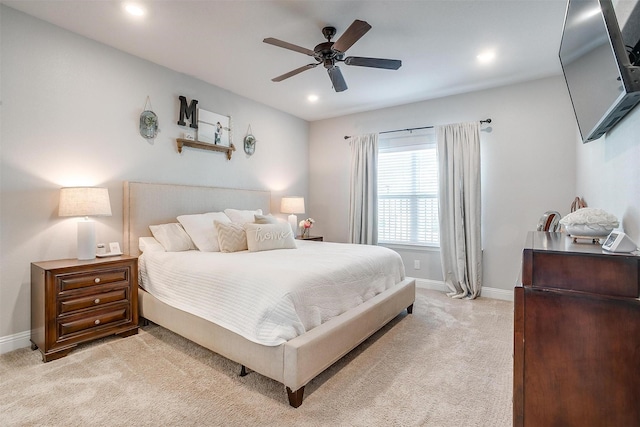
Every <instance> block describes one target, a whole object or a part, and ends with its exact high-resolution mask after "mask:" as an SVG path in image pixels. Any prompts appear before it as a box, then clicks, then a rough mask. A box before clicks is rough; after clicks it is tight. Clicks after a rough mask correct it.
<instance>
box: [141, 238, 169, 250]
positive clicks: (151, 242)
mask: <svg viewBox="0 0 640 427" xmlns="http://www.w3.org/2000/svg"><path fill="white" fill-rule="evenodd" d="M138 249H140V252H164V246H162V245H161V244H160V242H158V241H157V240H156V239H154V238H153V237H140V238H138Z"/></svg>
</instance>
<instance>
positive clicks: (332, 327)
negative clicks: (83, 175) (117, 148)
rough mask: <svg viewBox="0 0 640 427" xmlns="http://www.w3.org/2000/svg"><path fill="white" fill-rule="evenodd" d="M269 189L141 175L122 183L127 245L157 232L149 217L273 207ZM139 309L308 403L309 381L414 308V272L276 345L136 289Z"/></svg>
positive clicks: (155, 220)
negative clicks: (165, 180)
mask: <svg viewBox="0 0 640 427" xmlns="http://www.w3.org/2000/svg"><path fill="white" fill-rule="evenodd" d="M270 203H271V193H270V192H268V191H253V190H236V189H228V188H216V187H197V186H186V185H173V184H152V183H140V182H125V183H124V242H123V246H124V252H125V253H127V254H129V255H133V256H137V255H139V254H140V251H139V249H138V239H139V237H144V236H151V233H150V231H149V225H153V224H165V223H169V222H175V221H176V217H177V216H178V215H182V214H189V213H204V212H213V211H222V210H224V209H225V208H235V209H257V208H261V209H262V210H263V212H265V213H266V212H269V211H270ZM138 299H139V305H140V312H139V314H140V317H141V318H143V319H147V320H150V321H152V322H154V323H156V324H158V325H160V326H163V327H165V328H167V329H169V330H171V331H173V332H175V333H177V334H179V335H181V336H183V337H185V338H187V339H189V340H191V341H193V342H195V343H197V344H199V345H201V346H203V347H206V348H208V349H210V350H212V351H214V352H216V353H218V354H220V355H222V356H224V357H226V358H228V359H230V360H233V361H235V362H237V363H239V364H241V365H242V372H245V367H247V368H249V369H251V370H253V371H255V372H258V373H260V374H262V375H264V376H266V377H269V378H272V379H274V380H276V381H278V382H281V383H282V384H284V385H285V387H286V390H287V394H288V397H289V404H290V405H291V406H293V407H295V408H297V407H298V406H300V405H301V404H302V399H303V395H304V386H305V385H306V384H307V383H308V382H309V381H311V380H312V379H313V378H314V377H315V376H316V375H318V374H320V373H321V372H322V371H324V370H325V369H326V368H328V367H329V366H331V365H332V364H333V363H334V362H336V361H337V360H338V359H340V358H341V357H342V356H344V355H345V354H347V353H348V352H349V351H351V350H352V349H354V348H355V347H357V346H358V344H360V343H361V342H362V341H364V340H365V339H367V338H368V337H369V336H371V335H372V334H373V333H375V332H376V331H377V330H378V329H380V328H381V327H382V326H384V325H385V324H386V323H388V322H389V321H390V320H391V319H393V318H394V317H396V316H397V315H398V314H399V313H401V312H402V311H403V310H404V309H407V311H408V312H409V313H411V311H412V308H413V303H414V300H415V280H414V279H405V280H403V281H402V282H400V283H399V284H398V285H397V286H394V287H393V288H391V289H389V290H387V291H385V292H383V293H381V294H379V295H377V296H376V297H374V298H373V299H371V300H369V301H367V302H365V303H364V304H361V305H359V306H358V307H355V308H353V309H351V310H349V311H347V312H346V313H343V314H341V315H340V316H338V317H336V318H334V319H332V320H330V321H328V322H326V323H323V324H322V325H320V326H318V327H316V328H314V329H312V330H310V331H309V332H307V333H305V334H303V335H301V336H299V337H296V338H294V339H292V340H290V341H288V342H286V343H283V344H280V345H278V346H275V347H271V346H264V345H260V344H256V343H254V342H252V341H249V340H247V339H246V338H243V337H242V336H240V335H238V334H236V333H234V332H231V331H229V330H227V329H225V328H223V327H221V326H218V325H216V324H214V323H211V322H209V321H207V320H204V319H202V318H200V317H197V316H194V315H192V314H189V313H187V312H184V311H182V310H178V309H176V308H173V307H171V306H169V305H167V304H165V303H163V302H161V301H159V300H158V299H156V298H155V297H153V296H152V295H151V294H149V293H147V292H145V291H144V290H142V289H139V290H138Z"/></svg>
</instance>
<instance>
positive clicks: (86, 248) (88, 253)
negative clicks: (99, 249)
mask: <svg viewBox="0 0 640 427" xmlns="http://www.w3.org/2000/svg"><path fill="white" fill-rule="evenodd" d="M77 256H78V259H79V260H88V259H95V257H96V223H95V222H93V221H91V220H89V219H85V220H82V221H78V255H77Z"/></svg>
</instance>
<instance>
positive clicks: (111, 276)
mask: <svg viewBox="0 0 640 427" xmlns="http://www.w3.org/2000/svg"><path fill="white" fill-rule="evenodd" d="M56 279H57V281H58V289H59V292H66V291H71V290H74V289H81V288H86V287H89V286H96V285H104V284H107V283H114V282H126V281H128V280H129V269H128V268H118V269H111V270H95V271H90V272H87V273H80V274H62V275H58V276H56Z"/></svg>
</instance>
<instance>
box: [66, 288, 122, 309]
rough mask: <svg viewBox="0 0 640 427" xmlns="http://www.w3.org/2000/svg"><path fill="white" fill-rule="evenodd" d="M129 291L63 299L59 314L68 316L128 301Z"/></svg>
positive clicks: (118, 290)
mask: <svg viewBox="0 0 640 427" xmlns="http://www.w3.org/2000/svg"><path fill="white" fill-rule="evenodd" d="M127 290H128V288H123V289H116V290H115V291H111V292H103V293H99V294H92V295H87V296H83V297H70V298H66V299H62V300H60V304H59V306H58V314H59V315H62V314H68V313H72V312H74V311H77V310H83V309H86V308H91V307H101V306H104V305H105V304H109V303H112V302H117V301H126V300H127V299H128V297H127Z"/></svg>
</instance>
